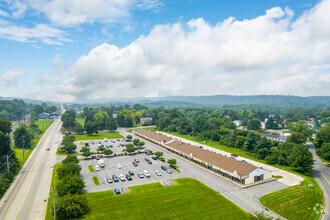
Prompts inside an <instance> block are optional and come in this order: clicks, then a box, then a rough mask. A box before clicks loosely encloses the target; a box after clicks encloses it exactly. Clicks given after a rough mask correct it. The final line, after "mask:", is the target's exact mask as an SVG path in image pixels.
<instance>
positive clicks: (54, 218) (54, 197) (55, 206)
mask: <svg viewBox="0 0 330 220" xmlns="http://www.w3.org/2000/svg"><path fill="white" fill-rule="evenodd" d="M53 200H54V220H56V205H55V188H54V186H53Z"/></svg>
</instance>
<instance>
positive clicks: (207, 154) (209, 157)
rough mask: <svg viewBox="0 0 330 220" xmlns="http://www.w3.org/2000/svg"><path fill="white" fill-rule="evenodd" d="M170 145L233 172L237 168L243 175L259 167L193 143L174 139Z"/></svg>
mask: <svg viewBox="0 0 330 220" xmlns="http://www.w3.org/2000/svg"><path fill="white" fill-rule="evenodd" d="M168 146H170V147H172V148H174V149H176V150H178V151H179V152H183V153H185V154H187V155H190V154H192V156H193V157H196V158H198V159H200V160H203V161H204V162H207V163H210V164H212V165H214V166H217V167H219V168H222V169H224V170H226V171H229V172H231V173H232V172H234V170H236V172H237V173H238V174H239V175H241V176H242V175H248V174H249V173H251V172H252V171H254V170H255V169H257V167H255V166H253V165H251V164H247V163H244V162H240V161H238V160H235V159H232V158H229V157H226V156H222V155H220V154H216V153H213V152H211V151H208V150H204V149H201V148H199V147H195V146H193V145H191V144H187V143H183V142H180V141H173V142H171V143H169V144H168Z"/></svg>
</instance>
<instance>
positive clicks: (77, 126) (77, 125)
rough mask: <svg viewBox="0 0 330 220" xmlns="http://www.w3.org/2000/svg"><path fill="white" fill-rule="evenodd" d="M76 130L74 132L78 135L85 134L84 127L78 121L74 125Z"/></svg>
mask: <svg viewBox="0 0 330 220" xmlns="http://www.w3.org/2000/svg"><path fill="white" fill-rule="evenodd" d="M74 124H75V125H74V128H73V131H74V132H77V133H78V134H83V133H84V127H83V126H82V125H81V124H80V123H79V122H77V121H75V123H74Z"/></svg>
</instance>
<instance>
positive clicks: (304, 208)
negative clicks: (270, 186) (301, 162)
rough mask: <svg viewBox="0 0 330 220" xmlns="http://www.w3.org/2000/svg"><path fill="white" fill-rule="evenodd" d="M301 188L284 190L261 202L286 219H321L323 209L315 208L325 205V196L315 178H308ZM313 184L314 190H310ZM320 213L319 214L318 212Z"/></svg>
mask: <svg viewBox="0 0 330 220" xmlns="http://www.w3.org/2000/svg"><path fill="white" fill-rule="evenodd" d="M305 179H306V181H304V182H303V184H302V185H301V186H300V185H299V186H292V187H289V188H286V189H282V190H279V191H276V192H273V193H270V194H267V195H264V196H262V197H261V198H260V202H261V204H262V205H264V206H265V207H267V208H269V209H270V210H272V211H273V212H275V213H277V214H279V215H281V216H283V217H284V218H286V219H289V220H290V219H315V220H317V219H319V217H320V211H321V209H319V208H316V210H314V207H318V206H316V205H317V204H321V205H323V194H322V190H321V189H320V187H319V186H318V185H317V183H316V182H315V180H314V178H313V177H306V176H305ZM308 184H312V185H313V186H314V189H310V188H308ZM316 211H319V212H316Z"/></svg>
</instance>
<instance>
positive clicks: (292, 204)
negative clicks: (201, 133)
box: [166, 132, 324, 219]
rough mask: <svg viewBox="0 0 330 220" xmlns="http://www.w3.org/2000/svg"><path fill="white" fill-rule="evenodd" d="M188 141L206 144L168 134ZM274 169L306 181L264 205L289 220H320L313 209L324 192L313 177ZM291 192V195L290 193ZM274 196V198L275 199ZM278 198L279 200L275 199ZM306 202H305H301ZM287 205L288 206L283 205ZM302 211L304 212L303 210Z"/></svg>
mask: <svg viewBox="0 0 330 220" xmlns="http://www.w3.org/2000/svg"><path fill="white" fill-rule="evenodd" d="M166 133H168V134H172V135H175V136H178V137H181V138H184V139H187V140H191V141H194V142H197V143H201V144H204V141H202V140H198V139H197V138H196V137H193V136H190V135H179V134H178V133H177V132H166ZM205 145H208V146H210V147H213V148H216V149H219V150H223V151H226V152H229V153H235V154H237V155H239V156H241V157H245V158H248V159H251V160H254V161H258V162H260V163H264V164H266V162H265V161H264V160H260V159H256V158H254V156H253V155H252V154H250V153H248V152H245V151H243V150H239V151H238V150H237V149H236V148H231V147H227V146H223V145H220V144H219V142H214V141H210V140H208V141H207V142H206V144H205ZM272 166H273V167H276V168H279V169H282V170H285V171H288V172H291V173H294V174H297V175H300V176H301V177H303V178H304V179H305V181H304V182H303V185H302V186H294V187H290V188H288V189H283V190H279V191H277V192H274V193H271V194H268V195H265V196H263V197H261V198H262V199H263V200H262V201H261V202H262V204H263V205H264V206H265V207H267V208H269V209H271V210H272V211H274V212H276V213H278V214H279V215H281V216H283V217H285V218H287V219H318V216H319V215H317V214H316V213H315V212H314V211H313V207H314V206H315V204H322V205H323V203H324V202H323V192H322V190H321V188H320V187H319V186H318V184H317V183H316V181H315V180H314V178H313V177H310V176H306V175H303V174H301V173H298V172H296V171H294V170H293V169H292V168H291V167H288V166H282V165H278V164H276V165H272ZM308 184H312V185H314V189H313V190H312V189H308V188H307V186H308ZM290 191H291V193H289V192H290ZM273 195H274V197H273ZM275 198H278V199H275ZM301 201H304V202H301ZM283 203H284V204H286V205H283ZM301 209H302V210H301ZM294 216H300V218H294Z"/></svg>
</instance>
